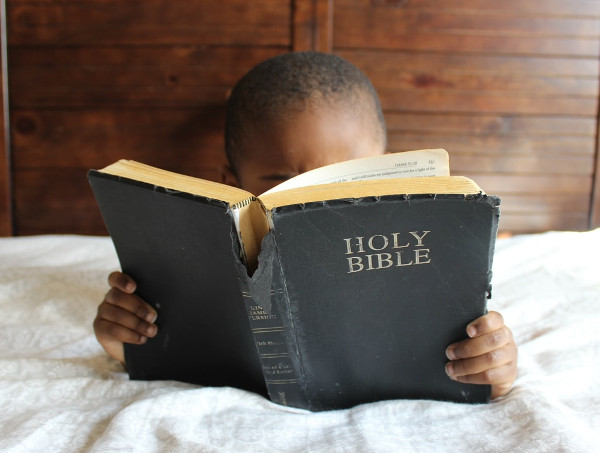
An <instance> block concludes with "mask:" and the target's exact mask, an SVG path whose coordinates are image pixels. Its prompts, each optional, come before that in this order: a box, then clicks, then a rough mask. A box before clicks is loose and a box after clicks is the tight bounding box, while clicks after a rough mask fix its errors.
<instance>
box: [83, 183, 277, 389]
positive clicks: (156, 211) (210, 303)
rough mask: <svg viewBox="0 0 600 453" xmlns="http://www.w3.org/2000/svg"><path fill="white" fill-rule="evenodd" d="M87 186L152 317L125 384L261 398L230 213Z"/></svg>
mask: <svg viewBox="0 0 600 453" xmlns="http://www.w3.org/2000/svg"><path fill="white" fill-rule="evenodd" d="M89 181H90V184H91V185H92V188H93V190H94V194H95V196H96V199H97V202H98V205H99V206H100V208H101V211H102V215H103V217H104V219H105V222H106V225H107V228H108V230H109V233H110V235H111V238H112V240H113V243H114V245H115V249H116V252H117V255H118V256H119V261H120V263H121V267H122V270H123V272H125V273H127V274H129V275H131V277H133V279H134V280H135V281H136V283H137V288H138V289H137V294H138V295H139V296H140V297H141V298H142V299H144V300H145V301H147V302H148V303H150V304H151V305H153V306H154V308H155V309H156V310H157V312H158V313H159V318H158V319H157V325H158V334H157V336H156V337H155V338H152V339H151V340H149V341H148V342H147V343H146V344H144V345H141V346H137V345H130V344H126V345H125V359H126V363H127V371H128V373H129V375H130V376H131V378H132V379H141V380H162V379H174V380H179V381H183V382H189V383H194V384H202V385H214V386H233V387H237V388H241V389H246V390H251V391H254V392H257V393H260V394H263V395H266V389H265V384H264V380H263V375H262V369H261V365H260V362H259V359H258V356H257V354H256V347H255V342H254V338H253V334H252V332H251V330H250V326H249V324H248V317H247V315H246V310H245V308H244V303H243V300H242V296H241V293H240V290H239V279H238V274H237V270H236V267H235V261H236V260H237V259H238V253H237V247H236V244H237V239H236V238H237V233H236V230H235V225H234V221H233V217H232V215H231V213H230V211H229V208H228V206H227V205H226V204H225V203H223V202H220V201H218V200H214V199H207V198H205V197H199V196H191V195H189V194H186V193H182V192H174V191H169V190H167V189H164V188H160V187H155V186H150V185H148V184H146V183H139V182H136V181H133V180H129V179H124V178H119V177H116V176H113V175H109V174H105V173H100V172H93V173H91V174H90V176H89Z"/></svg>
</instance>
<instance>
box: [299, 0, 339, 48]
mask: <svg viewBox="0 0 600 453" xmlns="http://www.w3.org/2000/svg"><path fill="white" fill-rule="evenodd" d="M292 14H293V19H292V27H293V28H292V50H294V51H308V50H316V51H319V52H331V51H332V50H333V0H294V3H293V10H292Z"/></svg>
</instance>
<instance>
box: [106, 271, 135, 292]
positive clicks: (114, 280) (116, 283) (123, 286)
mask: <svg viewBox="0 0 600 453" xmlns="http://www.w3.org/2000/svg"><path fill="white" fill-rule="evenodd" d="M108 284H109V285H110V287H111V288H117V289H120V290H121V291H123V292H124V293H127V294H133V293H134V292H135V289H136V286H137V285H136V284H135V281H134V280H133V279H132V278H131V277H130V276H129V275H127V274H124V273H122V272H118V271H117V272H112V273H111V274H110V275H109V276H108Z"/></svg>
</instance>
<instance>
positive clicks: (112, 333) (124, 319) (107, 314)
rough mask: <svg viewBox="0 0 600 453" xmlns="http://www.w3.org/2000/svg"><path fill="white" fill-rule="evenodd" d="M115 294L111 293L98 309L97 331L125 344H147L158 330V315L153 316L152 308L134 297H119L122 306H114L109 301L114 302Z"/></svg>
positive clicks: (112, 291)
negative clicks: (155, 321)
mask: <svg viewBox="0 0 600 453" xmlns="http://www.w3.org/2000/svg"><path fill="white" fill-rule="evenodd" d="M114 292H115V290H114V289H113V290H111V291H109V293H108V294H107V296H106V299H105V301H104V302H103V303H102V304H100V306H99V307H98V314H97V316H96V320H97V322H98V329H97V331H98V332H100V333H101V334H103V335H105V336H107V337H109V338H110V339H114V340H118V341H122V342H124V343H136V344H140V343H145V342H146V340H147V339H148V337H150V338H151V337H154V336H155V335H156V333H157V331H158V328H157V327H156V324H154V320H155V319H156V315H155V314H152V312H151V311H150V310H151V309H150V307H149V306H148V305H147V304H146V303H144V302H142V301H141V300H140V299H137V298H134V297H133V296H130V297H128V298H122V297H119V298H118V299H119V303H120V304H121V305H117V304H114V303H113V302H110V301H109V299H110V300H114V298H115V296H114V294H113V293H114ZM121 294H123V293H121ZM131 299H136V300H131ZM146 313H149V314H148V315H146Z"/></svg>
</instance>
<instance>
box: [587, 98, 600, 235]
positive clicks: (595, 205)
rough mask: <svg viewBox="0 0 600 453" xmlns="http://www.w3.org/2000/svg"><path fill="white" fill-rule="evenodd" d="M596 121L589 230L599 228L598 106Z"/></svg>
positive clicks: (599, 150) (599, 161)
mask: <svg viewBox="0 0 600 453" xmlns="http://www.w3.org/2000/svg"><path fill="white" fill-rule="evenodd" d="M597 118H598V120H597V122H596V126H597V129H596V155H595V159H596V165H595V168H594V181H593V187H592V194H591V200H590V220H589V227H590V228H599V227H600V106H599V107H598V116H597Z"/></svg>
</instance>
